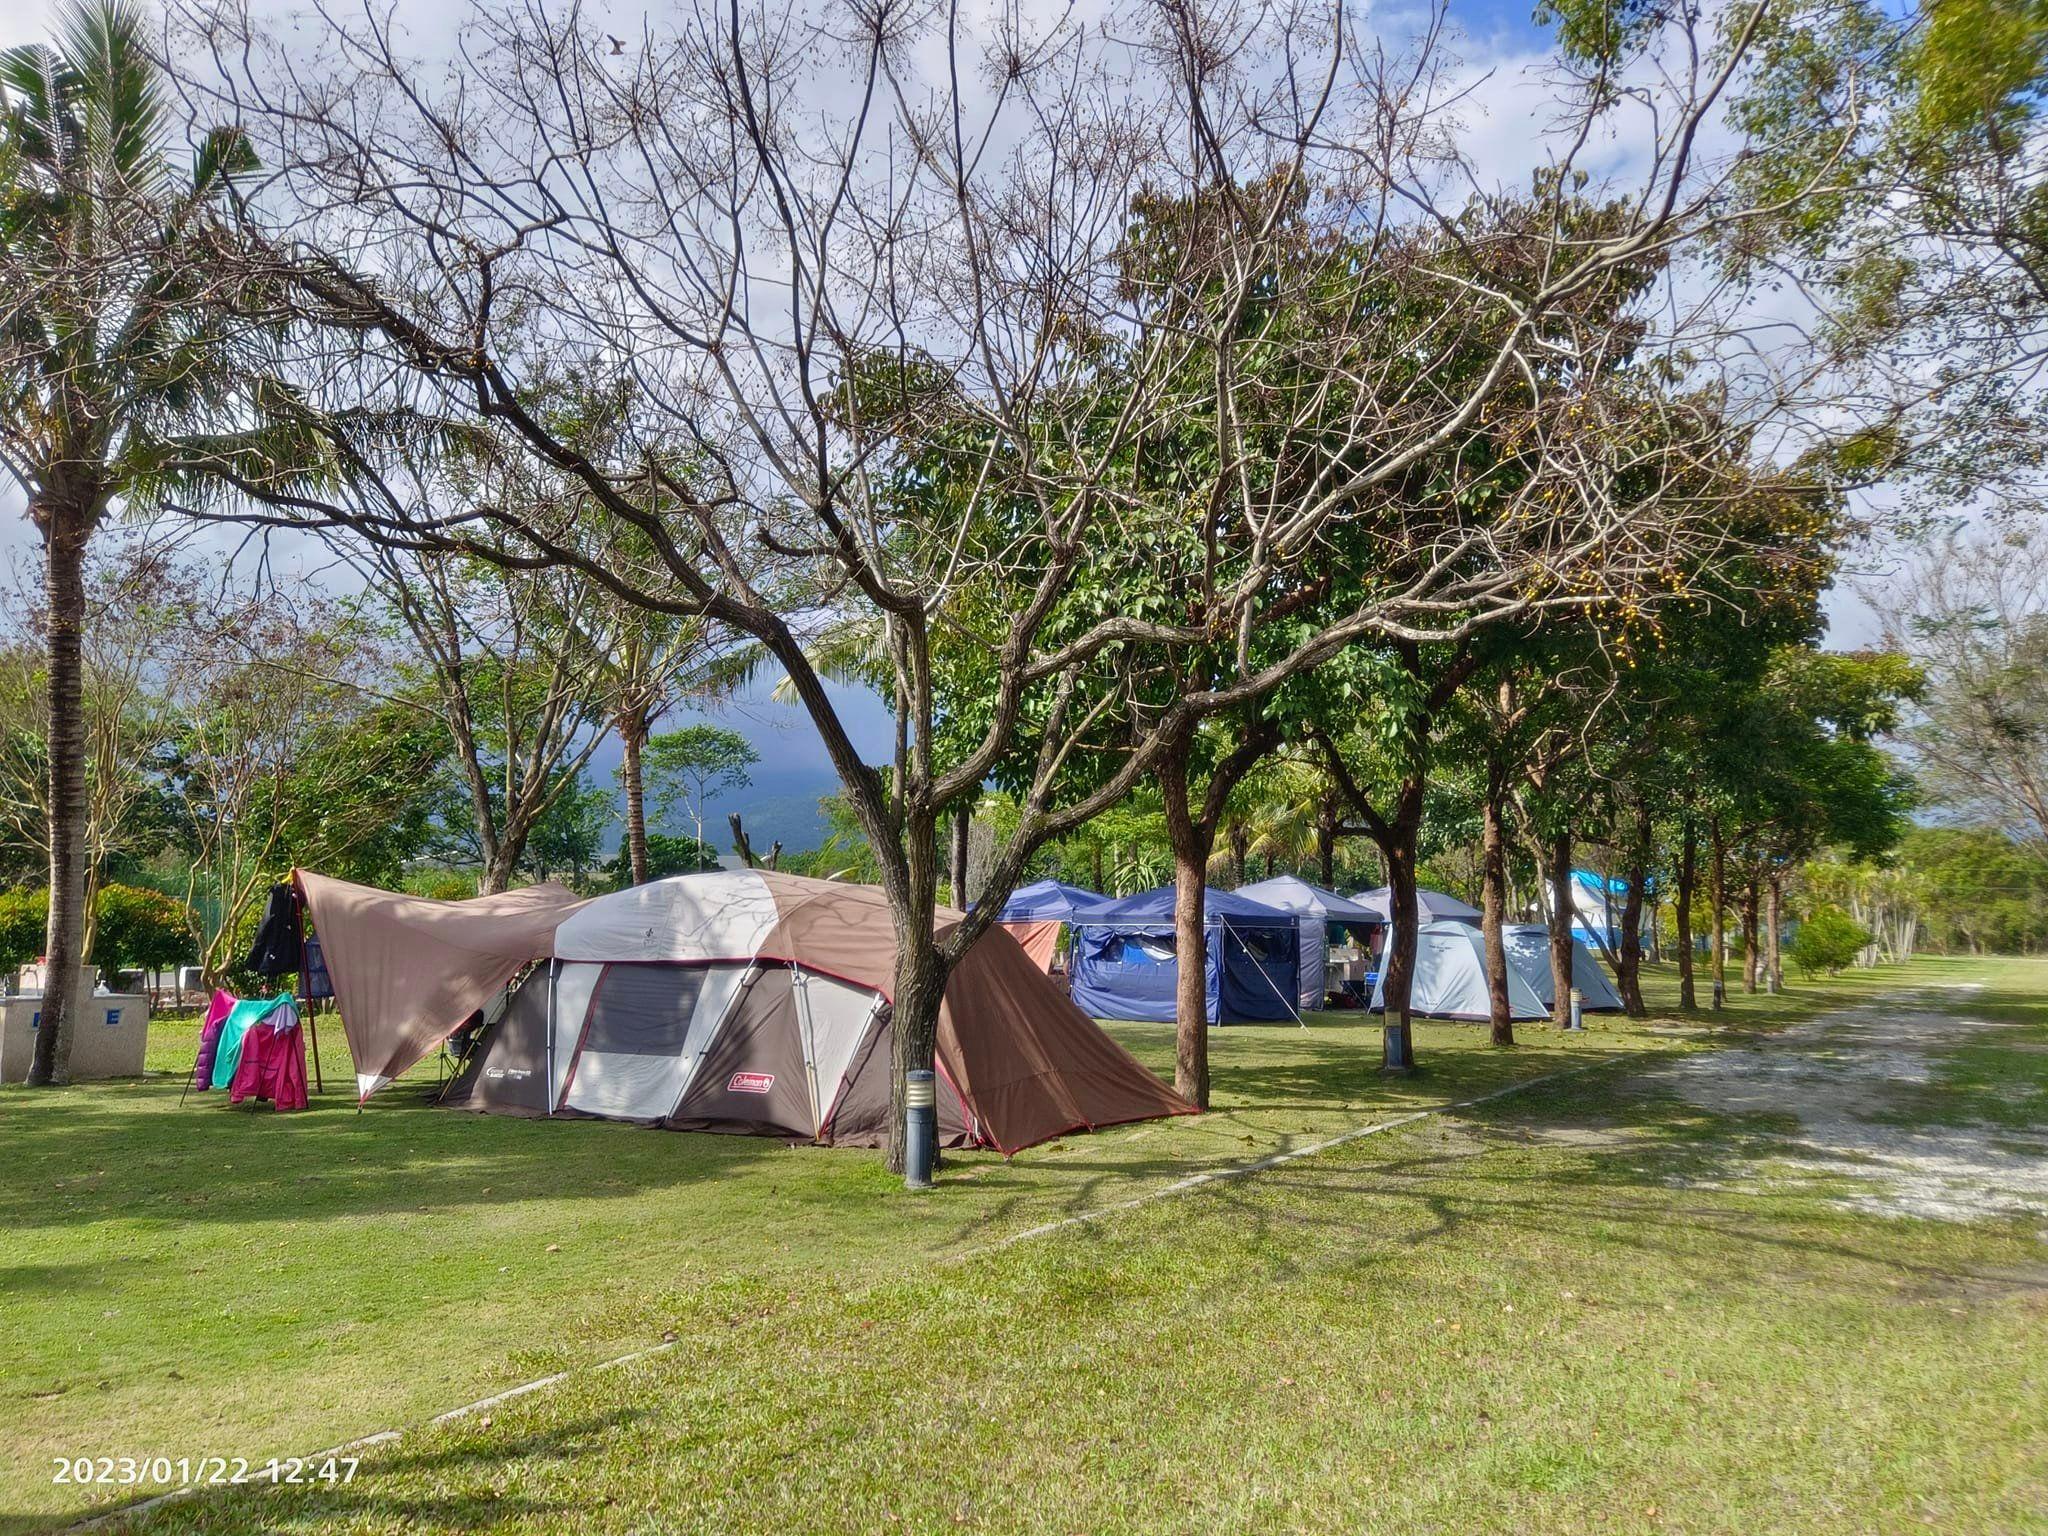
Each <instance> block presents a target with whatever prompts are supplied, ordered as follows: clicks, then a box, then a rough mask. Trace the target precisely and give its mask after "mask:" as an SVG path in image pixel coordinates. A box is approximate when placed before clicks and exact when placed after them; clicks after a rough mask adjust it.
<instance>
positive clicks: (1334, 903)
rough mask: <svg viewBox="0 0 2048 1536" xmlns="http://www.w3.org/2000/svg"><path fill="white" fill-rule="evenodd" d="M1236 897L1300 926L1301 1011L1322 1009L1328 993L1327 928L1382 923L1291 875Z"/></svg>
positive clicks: (1252, 887)
mask: <svg viewBox="0 0 2048 1536" xmlns="http://www.w3.org/2000/svg"><path fill="white" fill-rule="evenodd" d="M1237 894H1238V895H1240V896H1248V897H1250V898H1251V899H1252V900H1253V901H1256V902H1258V903H1259V904H1260V905H1261V906H1266V907H1275V908H1278V909H1279V910H1280V911H1282V912H1292V913H1294V914H1295V915H1296V917H1297V918H1298V920H1299V922H1300V925H1301V972H1300V980H1299V991H1300V1001H1301V1006H1302V1007H1303V1008H1320V1007H1322V1006H1323V998H1324V997H1325V996H1326V995H1327V992H1328V983H1327V981H1326V980H1325V979H1324V967H1325V964H1326V962H1327V961H1328V959H1329V953H1330V944H1329V925H1330V924H1331V923H1347V924H1357V925H1358V926H1360V927H1365V926H1368V925H1371V926H1377V925H1378V924H1380V923H1383V922H1385V921H1386V919H1385V918H1384V917H1382V916H1381V915H1380V914H1378V913H1376V912H1374V911H1373V910H1372V909H1371V908H1370V907H1366V906H1361V905H1360V904H1359V903H1357V902H1355V901H1353V900H1351V899H1350V898H1349V897H1348V896H1339V895H1338V894H1337V893H1336V892H1335V891H1326V890H1324V889H1323V888H1322V887H1321V886H1320V885H1310V884H1309V883H1308V882H1307V881H1306V880H1297V879H1295V878H1294V876H1292V875H1277V876H1275V877H1274V878H1273V879H1271V880H1261V881H1260V882H1259V883H1258V884H1257V885H1246V886H1240V887H1239V888H1238V892H1237Z"/></svg>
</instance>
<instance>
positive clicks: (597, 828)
mask: <svg viewBox="0 0 2048 1536" xmlns="http://www.w3.org/2000/svg"><path fill="white" fill-rule="evenodd" d="M612 820H613V806H612V797H611V796H610V795H609V794H608V793H606V792H605V791H604V790H603V789H601V788H599V787H598V786H597V785H595V784H593V783H591V782H590V780H589V777H588V776H587V775H580V776H579V777H578V778H577V780H576V783H575V785H574V787H573V788H569V789H566V790H564V791H563V792H562V793H560V794H557V795H553V796H551V797H550V798H549V800H548V808H547V810H546V811H545V812H544V813H542V815H541V818H540V820H538V821H537V822H535V823H534V824H533V829H532V831H531V832H529V833H528V834H527V839H526V848H525V850H524V852H523V853H522V854H521V856H520V867H521V868H522V869H525V870H528V871H530V872H531V873H532V874H533V876H534V877H535V878H536V879H540V880H547V879H551V878H553V877H555V876H557V875H567V876H568V878H569V884H570V885H571V886H580V885H581V884H582V883H583V880H584V876H585V874H586V873H587V872H588V871H589V870H591V869H594V868H596V867H597V865H598V864H599V862H600V861H599V850H600V849H601V848H602V847H603V845H604V835H605V833H606V831H607V830H609V829H610V827H611V825H612ZM627 873H628V874H629V875H630V873H631V865H630V863H629V864H628V866H627Z"/></svg>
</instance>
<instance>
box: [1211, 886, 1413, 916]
mask: <svg viewBox="0 0 2048 1536" xmlns="http://www.w3.org/2000/svg"><path fill="white" fill-rule="evenodd" d="M1237 894H1238V895H1240V896H1248V897H1250V898H1251V899H1252V900H1253V901H1256V902H1258V903H1259V904H1260V905H1261V906H1267V907H1278V908H1279V909H1280V910H1281V911H1282V912H1308V913H1313V914H1314V915H1316V916H1317V917H1320V918H1321V919H1323V921H1324V922H1327V923H1383V922H1385V921H1386V917H1385V916H1384V915H1383V914H1382V913H1380V912H1377V911H1375V910H1373V909H1372V908H1371V907H1368V906H1365V905H1363V904H1361V903H1359V902H1356V901H1353V900H1352V899H1351V898H1350V897H1348V896H1340V895H1338V894H1337V893H1336V892H1335V891H1327V890H1324V889H1323V887H1321V886H1320V885H1310V884H1309V883H1308V882H1307V881H1306V880H1297V879H1296V878H1295V877H1294V876H1293V875H1275V876H1274V877H1273V878H1272V879H1271V880H1261V881H1259V882H1258V883H1257V884H1256V885H1241V886H1239V887H1238V888H1237Z"/></svg>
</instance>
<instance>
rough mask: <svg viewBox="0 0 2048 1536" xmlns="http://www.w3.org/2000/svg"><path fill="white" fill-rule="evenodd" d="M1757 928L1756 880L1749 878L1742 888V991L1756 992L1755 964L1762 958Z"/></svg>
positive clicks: (1754, 877)
mask: <svg viewBox="0 0 2048 1536" xmlns="http://www.w3.org/2000/svg"><path fill="white" fill-rule="evenodd" d="M1760 938H1761V935H1760V934H1759V931H1758V927H1757V878H1756V876H1755V875H1751V876H1750V877H1749V880H1748V882H1747V883H1746V884H1745V885H1744V886H1743V887H1742V990H1743V991H1745V992H1754V991H1755V990H1756V979H1757V962H1758V961H1759V960H1760V959H1762V958H1763V946H1762V944H1761V942H1760Z"/></svg>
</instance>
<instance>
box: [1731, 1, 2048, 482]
mask: <svg viewBox="0 0 2048 1536" xmlns="http://www.w3.org/2000/svg"><path fill="white" fill-rule="evenodd" d="M1751 66H1752V67H1751V69H1750V70H1749V71H1748V73H1747V75H1746V78H1745V79H1744V80H1743V82H1742V85H1741V89H1740V91H1739V94H1738V95H1737V96H1736V98H1735V100H1734V102H1733V105H1732V110H1731V114H1730V115H1731V118H1732V121H1733V124H1734V126H1735V127H1736V128H1737V129H1738V130H1739V131H1741V132H1742V134H1743V135H1744V138H1745V141H1746V142H1745V146H1744V153H1743V154H1742V155H1741V156H1740V157H1739V158H1738V159H1737V160H1736V161H1735V164H1734V173H1733V180H1734V183H1735V185H1736V186H1737V187H1739V188H1740V189H1741V191H1742V192H1743V194H1744V195H1746V196H1748V197H1750V198H1752V199H1753V200H1754V201H1755V202H1756V203H1757V204H1758V205H1760V206H1763V207H1771V208H1774V210H1775V211H1774V213H1773V214H1772V216H1770V217H1766V218H1762V219H1754V220H1748V221H1744V222H1743V223H1742V224H1741V225H1740V227H1737V226H1734V225H1731V226H1729V227H1728V228H1727V230H1726V240H1727V246H1728V251H1729V257H1730V261H1731V264H1732V265H1733V266H1734V267H1735V268H1736V269H1737V270H1738V271H1740V272H1743V273H1745V274H1747V273H1761V272H1766V271H1767V272H1769V273H1771V274H1772V275H1773V276H1781V275H1783V274H1786V273H1788V272H1789V273H1790V274H1792V275H1793V276H1794V277H1795V278H1796V279H1797V280H1798V281H1799V282H1800V283H1801V285H1802V287H1803V289H1804V291H1805V292H1806V293H1807V294H1808V295H1809V296H1811V297H1813V298H1815V299H1817V300H1818V301H1819V303H1820V305H1821V307H1822V310H1823V316H1824V322H1823V325H1822V327H1821V333H1820V336H1819V338H1818V339H1819V340H1820V342H1821V343H1822V345H1823V347H1824V349H1825V351H1824V354H1823V355H1824V356H1825V357H1826V358H1827V359H1828V360H1829V361H1830V362H1831V363H1832V364H1833V365H1834V367H1835V368H1836V369H1838V370H1840V371H1841V372H1842V373H1843V374H1844V375H1845V376H1846V377H1847V378H1848V379H1849V380H1850V381H1852V382H1853V383H1855V384H1858V385H1862V386H1864V388H1863V389H1862V391H1861V393H1862V395H1863V396H1864V397H1865V398H1866V399H1870V400H1874V401H1875V402H1876V404H1875V408H1874V409H1873V410H1872V411H1871V412H1870V413H1869V415H1868V417H1867V421H1866V427H1867V430H1866V434H1865V436H1864V437H1863V438H1862V439H1861V441H1859V442H1857V443H1856V444H1854V445H1853V446H1852V449H1851V451H1850V452H1849V453H1848V454H1846V455H1845V457H1844V468H1845V470H1847V471H1848V472H1850V473H1853V474H1858V475H1861V476H1863V477H1865V478H1869V477H1874V476H1876V475H1879V474H1883V473H1887V472H1897V471H1900V470H1903V471H1905V472H1907V474H1908V475H1910V476H1911V477H1912V479H1913V480H1915V481H1917V482H1918V484H1919V486H1920V487H1921V489H1922V490H1923V491H1924V493H1925V495H1924V498H1923V499H1924V505H1925V506H1926V507H1927V509H1929V510H1934V511H1939V512H1946V511H1947V510H1948V509H1949V508H1950V507H1952V506H1953V505H1955V504H1957V503H1959V502H1967V501H1968V500H1969V499H1970V498H1971V497H1972V496H1973V495H1975V494H1977V493H1979V492H1981V491H1984V490H1986V489H1994V488H1998V487H2001V486H2007V485H2010V486H2016V487H2019V488H2020V489H2021V490H2022V492H2023V493H2024V494H2026V495H2028V496H2032V495H2033V493H2034V482H2035V476H2036V472H2037V467H2038V464H2039V461H2040V454H2041V452H2042V449H2043V445H2044V442H2048V436H2044V434H2048V397H2044V395H2043V393H2042V391H2041V389H2040V385H2039V373H2038V369H2037V368H2035V366H2034V361H2035V359H2036V358H2037V357H2038V356H2039V354H2040V349H2041V347H2042V345H2043V343H2044V341H2048V168H2044V163H2043V160H2042V157H2041V155H2040V154H2039V152H2038V148H2039V138H2040V131H2041V111H2042V103H2043V101H2044V99H2048V26H2044V25H2043V20H2042V15H2041V10H2040V7H2039V5H2038V3H2037V0H1908V3H1905V4H1898V5H1893V4H1886V3H1883V0H1795V3H1793V4H1789V5H1783V6H1774V7H1772V8H1771V9H1770V11H1769V13H1768V15H1767V16H1766V17H1765V18H1764V23H1763V26H1762V27H1761V29H1760V34H1759V45H1758V47H1757V49H1756V51H1755V53H1754V54H1753V56H1752V59H1751Z"/></svg>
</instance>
